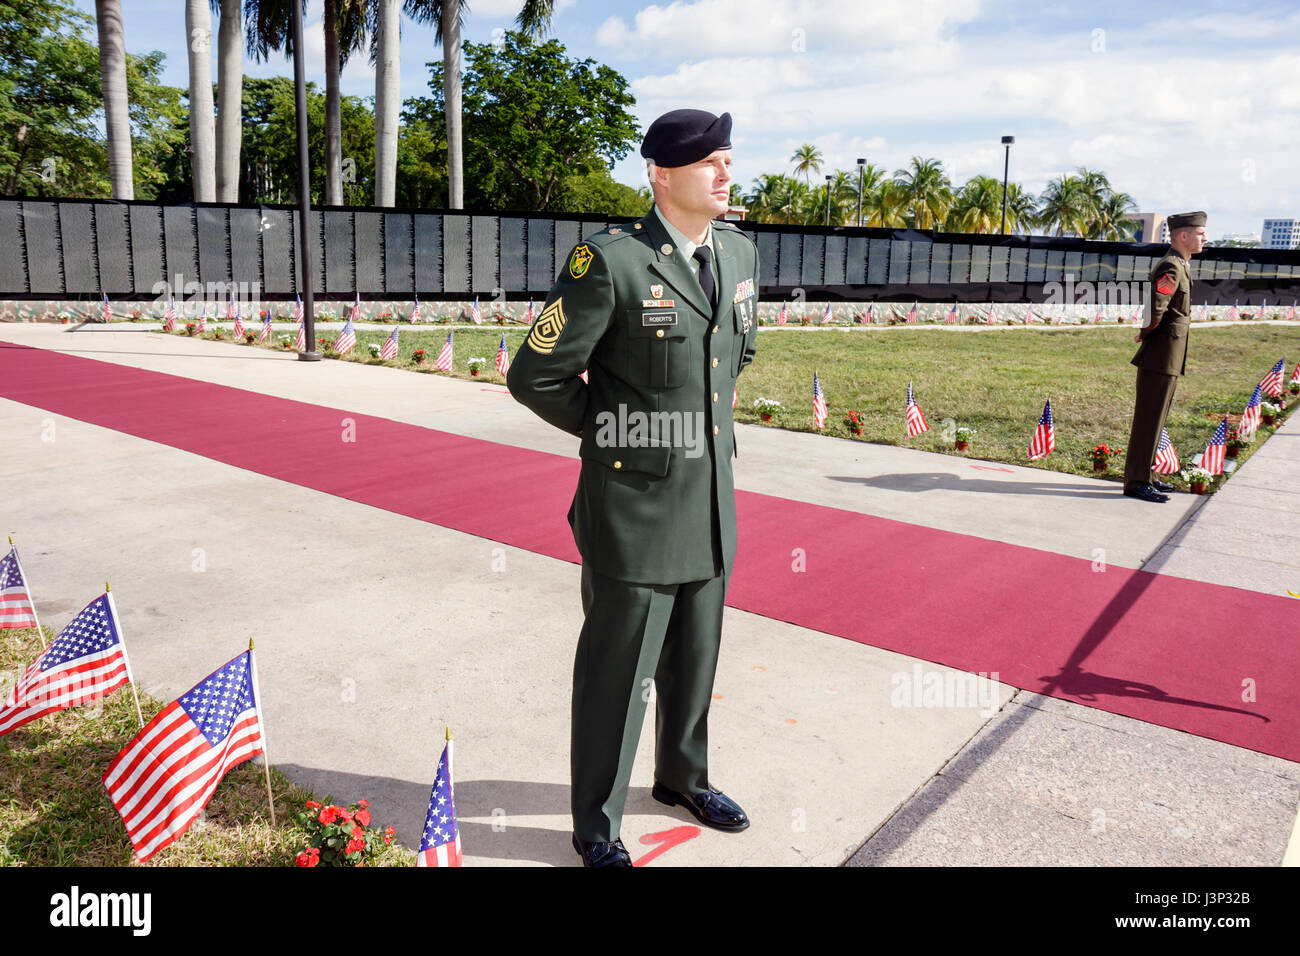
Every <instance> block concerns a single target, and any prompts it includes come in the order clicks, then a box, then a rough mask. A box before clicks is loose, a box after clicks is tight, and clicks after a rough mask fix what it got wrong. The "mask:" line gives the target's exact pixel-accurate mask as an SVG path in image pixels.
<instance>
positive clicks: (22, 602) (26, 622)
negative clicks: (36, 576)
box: [0, 538, 45, 647]
mask: <svg viewBox="0 0 1300 956" xmlns="http://www.w3.org/2000/svg"><path fill="white" fill-rule="evenodd" d="M40 626H41V622H40V621H38V620H37V618H36V605H35V604H34V603H33V602H32V595H31V591H30V590H29V589H28V587H27V579H26V578H25V577H24V576H23V566H22V562H20V561H19V560H18V548H17V546H16V545H15V544H14V539H13V538H10V539H9V553H8V554H6V555H5V556H4V558H2V559H0V627H34V628H36V629H37V630H40ZM41 646H42V647H44V646H45V633H44V632H43V631H42V632H41Z"/></svg>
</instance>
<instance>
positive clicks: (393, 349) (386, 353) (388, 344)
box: [379, 325, 400, 361]
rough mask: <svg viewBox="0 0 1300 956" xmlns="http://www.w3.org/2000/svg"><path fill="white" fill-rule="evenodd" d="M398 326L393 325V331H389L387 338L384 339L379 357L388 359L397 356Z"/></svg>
mask: <svg viewBox="0 0 1300 956" xmlns="http://www.w3.org/2000/svg"><path fill="white" fill-rule="evenodd" d="M399 328H400V326H396V325H395V326H393V331H392V332H391V333H389V336H388V338H386V339H384V345H383V347H382V348H381V349H380V350H379V357H380V358H381V359H385V360H389V361H391V360H392V359H395V358H397V330H398V329H399Z"/></svg>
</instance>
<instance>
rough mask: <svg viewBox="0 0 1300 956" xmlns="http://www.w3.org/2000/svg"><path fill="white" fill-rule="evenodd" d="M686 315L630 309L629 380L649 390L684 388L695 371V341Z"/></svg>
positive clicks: (627, 328) (627, 325) (627, 324)
mask: <svg viewBox="0 0 1300 956" xmlns="http://www.w3.org/2000/svg"><path fill="white" fill-rule="evenodd" d="M684 320H685V316H684V315H682V314H681V313H680V312H678V311H677V310H674V309H660V310H657V311H650V310H643V309H630V310H628V312H627V315H626V317H625V318H624V330H625V332H626V335H627V380H628V381H629V382H631V383H632V384H633V385H640V386H643V387H647V388H680V387H681V386H683V385H685V384H686V381H687V379H688V378H689V377H690V372H691V339H690V336H689V335H688V334H687V331H686V323H685V321H684Z"/></svg>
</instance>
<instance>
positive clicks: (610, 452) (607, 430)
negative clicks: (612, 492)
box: [580, 417, 673, 478]
mask: <svg viewBox="0 0 1300 956" xmlns="http://www.w3.org/2000/svg"><path fill="white" fill-rule="evenodd" d="M601 424H602V423H601V422H600V421H599V417H598V419H597V422H596V427H595V428H594V429H593V430H584V432H583V435H582V448H581V452H580V453H581V455H582V457H583V458H587V459H590V460H592V461H598V462H600V463H601V464H602V465H604V466H605V467H606V468H610V469H613V470H614V471H641V472H645V473H647V474H651V475H656V476H658V477H660V478H663V477H664V476H665V475H667V474H668V462H669V460H670V459H671V458H672V454H673V449H672V446H671V445H667V444H664V445H640V444H637V445H626V444H625V445H620V444H618V442H619V440H620V439H621V438H624V437H626V436H620V435H619V434H618V430H617V429H618V422H617V421H614V422H608V423H605V427H604V428H603V429H602V428H601V427H600V426H601ZM611 439H612V441H611Z"/></svg>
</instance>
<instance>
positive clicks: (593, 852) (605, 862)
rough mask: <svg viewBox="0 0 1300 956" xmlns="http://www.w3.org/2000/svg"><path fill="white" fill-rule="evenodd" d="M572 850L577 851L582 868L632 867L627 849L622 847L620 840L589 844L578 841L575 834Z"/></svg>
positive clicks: (585, 841) (584, 841) (588, 842)
mask: <svg viewBox="0 0 1300 956" xmlns="http://www.w3.org/2000/svg"><path fill="white" fill-rule="evenodd" d="M573 848H574V849H575V850H577V851H578V856H580V857H582V865H583V866H631V865H632V857H631V856H629V855H628V852H627V847H625V846H623V841H622V840H614V841H613V842H609V843H598V842H590V841H587V840H579V839H578V834H576V833H575V834H574V835H573Z"/></svg>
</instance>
